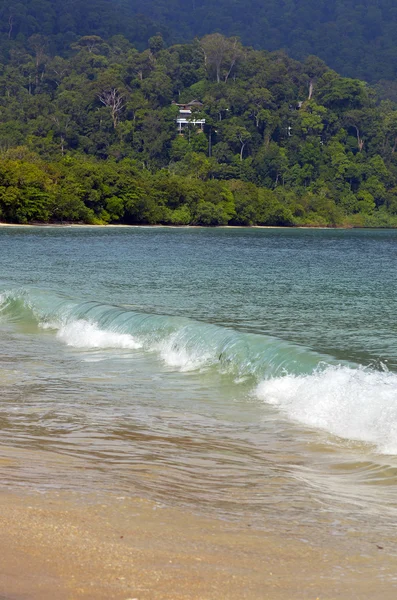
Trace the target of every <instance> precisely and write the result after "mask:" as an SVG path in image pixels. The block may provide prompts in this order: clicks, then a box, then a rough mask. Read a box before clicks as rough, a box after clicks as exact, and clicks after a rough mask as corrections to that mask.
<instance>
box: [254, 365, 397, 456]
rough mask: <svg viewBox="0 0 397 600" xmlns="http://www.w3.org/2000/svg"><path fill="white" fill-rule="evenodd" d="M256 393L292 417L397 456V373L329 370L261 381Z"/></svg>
mask: <svg viewBox="0 0 397 600" xmlns="http://www.w3.org/2000/svg"><path fill="white" fill-rule="evenodd" d="M256 395H257V396H258V397H259V398H260V399H261V400H263V401H265V402H266V403H268V404H272V405H275V406H277V407H279V409H281V411H282V412H284V413H285V414H286V415H287V416H288V417H289V418H291V419H293V420H295V421H298V422H299V423H302V424H304V425H309V426H311V427H316V428H320V429H323V430H326V431H328V432H330V433H332V434H333V435H336V436H339V437H343V438H347V439H351V440H357V441H363V442H367V443H372V444H374V445H375V446H376V448H377V450H378V451H379V452H382V453H384V454H397V375H396V374H395V373H391V372H388V371H384V372H382V371H374V370H372V369H365V368H357V369H351V368H348V367H344V366H328V367H326V368H324V369H320V370H317V371H315V372H314V373H312V374H307V375H285V376H284V377H277V378H272V379H268V380H265V381H262V382H261V383H260V384H259V385H258V386H257V388H256Z"/></svg>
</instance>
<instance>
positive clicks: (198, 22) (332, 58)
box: [130, 0, 397, 82]
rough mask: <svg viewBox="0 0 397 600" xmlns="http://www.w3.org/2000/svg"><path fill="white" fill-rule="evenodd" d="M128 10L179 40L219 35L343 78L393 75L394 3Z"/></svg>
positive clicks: (150, 3)
mask: <svg viewBox="0 0 397 600" xmlns="http://www.w3.org/2000/svg"><path fill="white" fill-rule="evenodd" d="M130 5H131V7H133V8H134V9H135V11H136V12H137V13H140V12H142V13H144V14H146V15H148V16H150V17H151V18H152V19H153V20H155V21H156V22H157V23H160V24H166V25H167V27H168V28H170V29H171V30H172V33H173V35H174V37H175V36H179V38H180V39H184V40H190V39H192V38H193V37H194V36H200V37H201V36H203V35H205V34H208V33H212V32H214V31H219V32H221V33H223V34H225V35H228V36H230V35H237V36H240V37H241V40H242V41H243V43H245V44H249V45H253V46H254V47H255V48H264V49H267V50H278V49H280V48H284V49H285V50H286V51H287V52H288V53H289V54H290V55H291V56H293V57H294V58H297V59H304V58H305V57H306V56H308V55H310V54H314V55H316V56H319V57H320V58H322V59H323V60H324V61H325V62H327V64H329V65H330V66H331V67H332V68H333V69H335V70H336V71H338V72H339V73H341V74H343V75H347V76H349V77H358V78H360V79H365V80H367V81H371V82H374V81H378V80H379V79H394V78H395V77H396V74H397V48H396V43H395V36H396V28H397V5H396V3H395V2H394V0H366V1H364V2H357V1H356V0H343V2H341V1H340V0H233V1H232V0H217V2H213V1H212V0H189V2H185V1H183V0H167V1H166V2H164V1H163V0H132V1H131V2H130Z"/></svg>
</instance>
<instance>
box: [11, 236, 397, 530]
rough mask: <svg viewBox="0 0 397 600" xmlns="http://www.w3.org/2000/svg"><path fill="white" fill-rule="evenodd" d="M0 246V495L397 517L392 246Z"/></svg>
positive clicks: (156, 241) (171, 239)
mask: <svg viewBox="0 0 397 600" xmlns="http://www.w3.org/2000/svg"><path fill="white" fill-rule="evenodd" d="M0 248H1V254H0V335H1V353H0V381H1V384H2V385H1V404H0V428H1V436H0V457H1V455H2V454H3V456H5V457H8V458H9V459H10V462H5V463H4V465H2V463H1V461H0V475H1V480H2V482H3V485H6V486H11V487H13V486H14V487H15V486H25V487H26V486H27V487H31V488H34V489H37V490H42V491H43V490H45V489H48V488H51V489H53V488H56V489H72V490H79V491H81V490H83V491H84V490H95V491H100V492H104V493H105V492H106V491H109V490H111V491H115V490H116V491H117V492H120V493H123V494H125V493H128V494H132V495H141V496H142V495H144V496H146V497H148V498H150V499H154V500H156V501H159V502H163V503H166V504H178V505H184V506H189V507H193V508H194V509H195V510H206V511H215V512H216V513H218V514H221V515H223V516H225V517H227V518H239V517H241V515H242V514H244V515H249V517H250V518H251V519H252V520H253V521H255V523H257V524H258V523H259V524H260V523H261V522H262V520H263V519H264V515H268V514H269V513H270V514H272V513H273V512H274V513H275V514H277V512H278V511H279V510H280V508H281V507H282V508H283V511H284V513H283V514H284V516H285V517H286V518H288V516H291V517H294V518H298V517H299V518H301V517H302V511H306V510H307V508H308V507H309V508H310V516H306V517H305V518H306V519H307V520H309V521H310V519H318V518H319V515H320V514H323V513H335V511H336V512H338V513H340V514H343V515H345V516H348V517H349V518H350V519H352V521H354V520H360V519H362V515H363V514H367V515H372V514H375V513H376V514H378V515H380V514H381V515H382V519H383V520H385V523H386V522H387V520H388V519H389V518H390V519H393V518H394V516H395V515H394V511H395V500H394V497H395V486H396V485H397V457H396V455H397V335H396V326H395V322H396V314H397V276H396V264H397V232H394V231H341V230H337V231H333V230H321V231H320V230H281V229H270V230H262V229H261V230H258V229H217V230H206V229H185V228H181V229H168V228H89V227H88V228H55V227H48V228H29V227H28V228H12V227H7V228H3V229H1V230H0ZM346 518H347V517H346ZM368 518H369V517H368ZM267 523H268V521H267ZM267 526H269V525H267Z"/></svg>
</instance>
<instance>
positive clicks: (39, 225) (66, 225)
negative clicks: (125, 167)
mask: <svg viewBox="0 0 397 600" xmlns="http://www.w3.org/2000/svg"><path fill="white" fill-rule="evenodd" d="M1 227H21V228H29V227H35V228H38V229H40V228H41V229H45V228H57V229H68V228H77V229H284V230H286V229H334V230H338V229H341V230H346V231H347V230H349V231H350V230H352V229H368V230H370V229H385V230H386V229H396V228H395V227H349V226H346V227H342V226H341V227H339V226H337V227H331V226H329V227H324V226H308V225H293V226H285V225H216V226H213V227H207V226H204V225H137V224H135V225H124V224H121V223H120V224H106V225H105V224H104V225H91V224H89V223H3V222H0V228H1Z"/></svg>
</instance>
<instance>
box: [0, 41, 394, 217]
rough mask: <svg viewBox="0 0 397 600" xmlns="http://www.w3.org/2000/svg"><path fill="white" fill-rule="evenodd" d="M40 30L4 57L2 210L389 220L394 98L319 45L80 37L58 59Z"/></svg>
mask: <svg viewBox="0 0 397 600" xmlns="http://www.w3.org/2000/svg"><path fill="white" fill-rule="evenodd" d="M47 42H48V40H47V39H46V38H45V36H42V35H41V34H33V35H32V36H30V37H29V38H28V39H27V41H26V47H25V49H21V48H19V47H18V48H17V49H14V50H12V51H10V53H9V57H8V58H7V59H6V60H5V59H4V60H3V62H2V63H1V64H0V110H1V121H0V158H1V161H0V219H2V220H6V221H10V222H21V223H24V222H31V221H35V220H36V221H43V222H48V221H63V220H67V221H85V222H92V223H109V222H116V223H117V222H122V223H164V224H167V223H168V224H202V225H209V226H212V225H225V224H232V225H252V224H263V225H309V226H310V225H351V226H372V225H374V226H385V225H389V226H390V225H395V224H396V222H397V158H396V157H397V153H396V149H397V111H396V109H395V106H394V104H393V103H392V102H390V101H382V100H380V99H379V98H378V97H377V96H376V95H375V93H374V91H373V90H372V89H371V88H369V86H368V85H367V84H366V83H364V82H363V81H360V80H358V79H349V78H344V77H341V76H340V75H338V74H337V73H336V72H335V71H333V70H331V69H330V68H328V67H327V66H326V64H325V63H324V62H323V61H321V60H320V59H319V58H317V57H314V56H309V57H308V58H307V59H306V60H305V61H303V62H298V61H296V60H294V59H292V58H290V57H289V56H288V55H287V54H286V53H285V52H274V53H269V52H266V51H258V50H254V49H252V48H249V47H244V46H243V45H242V44H241V43H240V41H239V40H238V38H236V37H231V38H226V37H224V36H222V35H221V34H219V33H216V34H208V35H206V36H204V37H203V38H201V39H200V40H199V39H196V40H194V41H193V42H191V43H189V44H176V45H173V46H169V47H167V46H166V44H165V42H164V39H163V38H162V36H161V35H160V33H156V34H155V35H154V36H151V38H150V39H149V40H148V44H149V48H147V49H146V50H143V51H138V50H137V49H136V48H135V47H134V46H133V45H132V44H131V43H130V42H129V41H128V40H127V39H126V38H125V37H123V36H121V35H116V36H113V37H111V38H109V39H105V38H104V37H101V36H99V35H96V34H92V35H91V34H90V35H84V36H81V37H80V38H77V39H75V40H74V41H73V42H72V44H71V48H70V52H69V55H68V56H67V57H65V56H60V55H52V54H51V53H50V51H49V46H48V43H47ZM192 100H198V101H199V102H196V103H195V104H193V105H192V114H191V116H190V117H189V122H188V123H187V126H186V127H184V129H183V130H182V132H181V133H179V131H178V127H177V123H176V119H177V117H178V110H179V109H178V103H179V104H183V103H189V102H190V101H192ZM195 120H205V125H204V127H203V130H201V128H200V127H197V126H196V125H195V124H194V121H195Z"/></svg>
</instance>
